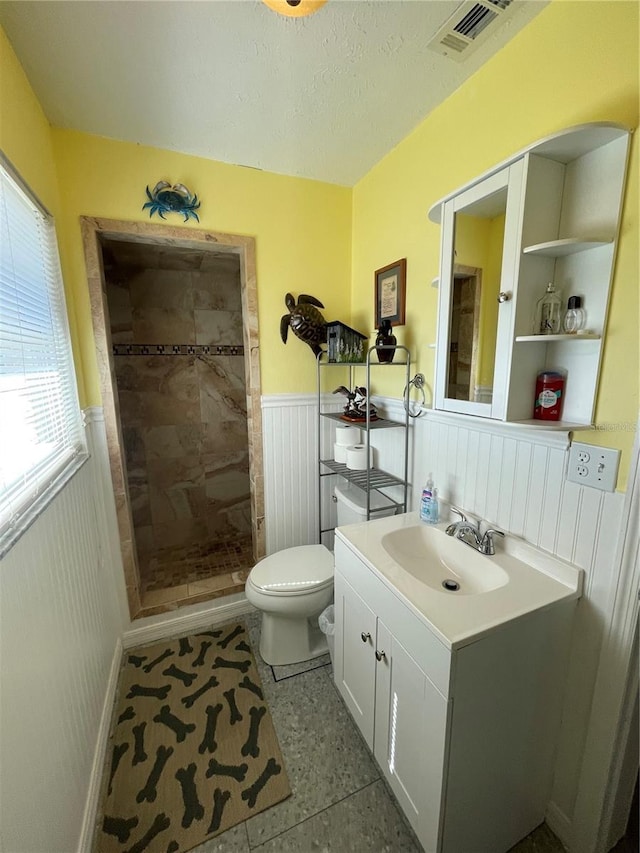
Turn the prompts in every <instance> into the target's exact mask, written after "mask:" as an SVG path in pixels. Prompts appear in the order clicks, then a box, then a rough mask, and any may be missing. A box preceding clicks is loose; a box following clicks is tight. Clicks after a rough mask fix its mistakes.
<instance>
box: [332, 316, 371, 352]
mask: <svg viewBox="0 0 640 853" xmlns="http://www.w3.org/2000/svg"><path fill="white" fill-rule="evenodd" d="M366 340H367V336H366V335H363V334H362V333H361V332H356V330H355V329H352V328H350V327H349V326H345V324H344V323H341V322H340V321H339V320H334V321H333V323H327V347H328V349H327V356H328V359H329V361H330V362H334V363H341V362H345V363H347V362H352V363H353V362H356V363H362V362H364V361H366V360H367V347H366V346H365V341H366Z"/></svg>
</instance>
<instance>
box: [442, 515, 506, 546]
mask: <svg viewBox="0 0 640 853" xmlns="http://www.w3.org/2000/svg"><path fill="white" fill-rule="evenodd" d="M451 512H455V513H456V515H459V516H460V521H454V522H452V523H451V524H450V525H449V526H448V527H447V528H446V530H445V533H446V534H447V536H453V537H455V538H456V539H459V540H460V541H461V542H464V544H465V545H469V547H470V548H473V549H474V550H475V551H478V552H479V553H480V554H484V555H486V556H487V557H491V556H493V554H495V553H496V547H495V543H494V541H493V537H494V536H495V534H496V533H497V534H498V536H504V533H503V532H502V531H501V530H494V529H493V528H491V527H489V528H487V530H485V532H484V533H483V534H481V533H480V522H478V524H474V523H473V522H472V521H469V519H468V518H467V516H466V515H465V514H464V513H463V512H462V510H460V509H458V508H457V507H455V506H452V507H451Z"/></svg>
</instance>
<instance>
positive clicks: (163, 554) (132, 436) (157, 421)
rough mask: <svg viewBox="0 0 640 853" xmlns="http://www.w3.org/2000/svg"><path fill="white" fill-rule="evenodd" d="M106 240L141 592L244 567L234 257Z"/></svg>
mask: <svg viewBox="0 0 640 853" xmlns="http://www.w3.org/2000/svg"><path fill="white" fill-rule="evenodd" d="M109 250H110V251H107V252H106V254H105V279H106V281H107V295H108V303H109V313H110V319H111V334H112V341H113V345H114V362H115V370H116V378H117V388H118V398H119V403H120V414H121V425H122V435H123V443H124V448H125V456H126V464H127V479H128V486H129V495H130V501H131V511H132V516H133V522H134V529H135V537H136V547H137V551H138V562H139V567H140V575H141V583H142V588H143V592H144V591H145V590H154V589H160V588H166V587H170V586H176V585H178V584H184V583H189V582H194V581H196V580H201V579H203V578H205V577H210V576H212V575H218V574H223V573H225V572H227V573H228V572H229V571H232V570H241V569H243V568H248V567H249V566H250V562H249V560H250V557H249V554H250V552H251V507H250V498H249V452H248V441H247V415H246V391H245V377H244V357H243V353H244V350H243V346H242V310H241V302H240V271H239V264H238V259H237V257H235V256H233V255H216V254H213V253H206V252H191V251H188V252H187V251H185V250H180V251H177V250H172V251H171V252H169V253H167V252H166V251H163V250H161V249H160V247H148V246H139V245H137V244H125V243H123V244H118V245H113V244H111V246H110V247H109ZM159 347H160V348H161V349H162V350H163V352H162V354H161V353H160V352H159V351H158V349H159ZM242 580H244V578H243V579H242Z"/></svg>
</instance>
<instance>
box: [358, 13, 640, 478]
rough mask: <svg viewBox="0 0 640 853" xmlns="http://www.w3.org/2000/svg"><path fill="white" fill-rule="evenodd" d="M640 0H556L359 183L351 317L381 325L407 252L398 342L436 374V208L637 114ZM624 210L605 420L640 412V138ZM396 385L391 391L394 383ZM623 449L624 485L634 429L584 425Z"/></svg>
mask: <svg viewBox="0 0 640 853" xmlns="http://www.w3.org/2000/svg"><path fill="white" fill-rule="evenodd" d="M638 9H639V6H638V3H636V2H626V0H621V1H620V2H613V3H612V2H571V1H570V0H554V2H552V3H551V4H550V5H549V6H548V7H546V8H545V9H544V10H543V11H542V12H541V13H540V14H539V15H538V16H537V17H536V18H535V19H534V20H533V21H532V23H531V24H529V26H527V27H526V29H525V30H523V31H522V32H521V33H519V34H518V35H516V36H515V37H514V39H513V40H512V41H511V42H509V44H508V45H507V46H506V47H505V48H503V49H502V50H501V51H500V52H499V53H498V54H497V55H496V56H495V57H494V58H493V59H491V60H490V61H489V62H488V63H487V64H486V65H485V66H483V67H482V68H481V69H480V70H479V71H478V72H477V73H476V74H474V75H473V77H471V78H470V79H469V80H468V81H467V82H466V83H465V84H464V85H463V86H462V87H461V88H460V89H458V91H456V92H455V93H454V94H453V95H452V96H451V97H450V98H448V99H447V100H446V101H445V102H444V103H443V104H441V105H440V106H439V107H438V108H437V109H436V110H434V111H433V112H432V113H431V114H430V115H429V116H428V117H427V118H426V119H425V120H424V121H423V122H422V123H421V124H420V125H419V126H418V127H417V128H416V130H415V131H413V132H412V133H411V134H410V135H409V136H408V137H406V138H405V139H404V140H403V141H402V142H401V143H400V144H399V145H398V146H397V147H396V148H395V149H394V150H393V151H392V152H391V153H390V154H388V155H387V156H386V157H385V158H384V159H383V160H381V161H380V163H378V164H377V165H376V166H375V167H374V168H373V169H372V170H371V171H370V172H369V173H368V174H367V175H366V176H365V177H364V178H363V179H362V180H361V181H360V182H359V183H358V184H357V185H356V187H355V188H354V197H353V287H352V306H353V315H352V317H353V322H354V325H355V326H356V328H358V327H359V326H363V327H364V328H366V327H367V325H369V326H370V325H371V315H372V299H371V292H372V277H373V271H374V270H375V269H378V268H379V267H382V266H384V265H386V264H388V263H390V262H391V261H394V260H396V259H397V258H402V257H406V258H407V323H406V325H405V326H404V327H400V328H398V329H395V330H394V331H395V333H396V335H397V337H398V341H399V343H406V344H407V345H408V346H409V347H410V348H411V350H412V352H413V353H415V355H416V356H417V365H416V367H417V369H418V370H420V371H421V372H423V373H424V374H425V376H426V377H427V379H428V381H430V380H431V377H433V369H434V351H433V350H430V349H428V344H429V343H430V342H433V341H434V340H435V334H436V304H437V291H436V290H435V289H434V288H431V287H430V286H429V284H430V282H431V280H432V279H433V278H434V276H436V275H437V274H438V256H439V240H440V228H439V226H437V225H434V224H432V223H431V222H429V220H428V219H427V211H428V209H429V207H430V206H431V205H432V204H433V203H434V202H435V201H437V200H438V199H439V198H441V197H443V196H444V195H446V194H447V193H449V192H451V191H453V190H455V189H456V188H457V187H459V186H462V185H464V184H465V183H467V182H468V181H469V180H471V179H473V178H474V177H475V176H476V175H478V174H481V173H482V172H483V171H485V170H486V169H488V168H490V167H491V166H493V165H495V164H496V163H499V162H500V161H502V160H504V159H506V158H507V157H509V156H510V155H512V154H513V153H515V152H516V151H518V150H519V149H520V148H522V147H524V146H526V145H528V144H529V143H532V142H534V141H536V140H537V139H540V138H541V137H543V136H545V135H547V134H549V133H552V132H554V131H557V130H561V129H563V128H565V127H570V126H572V125H576V124H580V123H582V122H588V121H598V120H600V121H604V120H608V121H616V122H620V123H621V124H623V125H626V126H628V127H631V128H636V127H637V125H638V102H639V96H638V23H639V22H638ZM632 140H633V141H632V157H631V163H630V173H629V180H628V185H627V187H628V188H627V194H626V201H625V206H624V212H623V223H622V237H621V242H620V248H619V253H618V259H617V263H616V270H615V278H614V283H613V290H612V299H611V310H610V319H609V324H608V328H607V339H606V343H605V350H604V359H603V369H602V379H601V388H600V393H599V395H598V401H597V408H596V420H597V423H598V424H599V425H603V426H604V425H605V424H614V423H621V424H630V425H633V424H635V423H636V421H637V418H638V404H639V400H638V354H639V345H638V319H639V312H638V139H637V134H635V135H634V136H633V138H632ZM386 393H393V389H392V388H389V389H387V391H386ZM580 440H581V441H582V440H588V441H592V442H593V443H598V444H603V445H606V446H611V447H617V448H620V449H621V450H622V451H623V458H622V465H621V474H620V478H619V482H618V488H619V489H624V487H625V483H626V475H627V471H628V465H629V458H630V452H631V448H632V443H633V432H632V431H631V430H630V429H629V430H625V429H623V428H622V429H621V428H618V429H616V430H613V431H608V430H603V431H594V432H591V433H581V434H580Z"/></svg>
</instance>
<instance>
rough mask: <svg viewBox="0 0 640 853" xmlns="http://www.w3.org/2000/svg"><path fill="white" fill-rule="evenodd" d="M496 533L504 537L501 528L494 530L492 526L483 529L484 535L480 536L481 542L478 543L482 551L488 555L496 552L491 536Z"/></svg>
mask: <svg viewBox="0 0 640 853" xmlns="http://www.w3.org/2000/svg"><path fill="white" fill-rule="evenodd" d="M496 533H497V534H498V536H502V538H503V539H504V533H503V532H502V530H494V529H493V528H492V527H489V528H488V529H487V530H485V532H484V536H483V537H482V542H481V543H480V546H481V548H482V551H483V553H484V554H486V555H487V556H489V557H491V556H492V555H493V554H495V553H496V549H495V546H494V544H493V537H494V534H496Z"/></svg>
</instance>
